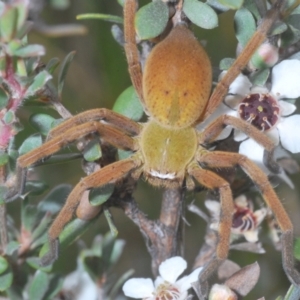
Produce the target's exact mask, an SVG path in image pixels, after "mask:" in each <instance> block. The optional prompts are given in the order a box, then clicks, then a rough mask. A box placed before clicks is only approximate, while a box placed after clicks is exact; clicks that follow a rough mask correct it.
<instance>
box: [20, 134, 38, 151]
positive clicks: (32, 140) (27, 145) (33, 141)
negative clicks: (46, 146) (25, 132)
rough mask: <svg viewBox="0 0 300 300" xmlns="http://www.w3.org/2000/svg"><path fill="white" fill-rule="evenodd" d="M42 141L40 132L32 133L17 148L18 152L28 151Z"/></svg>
mask: <svg viewBox="0 0 300 300" xmlns="http://www.w3.org/2000/svg"><path fill="white" fill-rule="evenodd" d="M42 143H43V141H42V137H41V135H40V134H34V135H31V136H30V137H28V138H27V139H26V140H25V141H24V142H23V143H22V145H21V147H20V148H19V154H20V155H23V154H25V153H28V152H29V151H31V150H33V149H35V148H37V147H39V146H41V145H42Z"/></svg>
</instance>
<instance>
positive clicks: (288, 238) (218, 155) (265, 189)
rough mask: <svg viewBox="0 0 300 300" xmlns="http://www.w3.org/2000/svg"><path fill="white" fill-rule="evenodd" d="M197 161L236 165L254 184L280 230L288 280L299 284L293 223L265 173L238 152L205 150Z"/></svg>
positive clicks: (211, 165) (206, 163) (226, 166)
mask: <svg viewBox="0 0 300 300" xmlns="http://www.w3.org/2000/svg"><path fill="white" fill-rule="evenodd" d="M198 161H199V163H200V164H204V165H205V166H207V167H209V168H231V167H233V166H236V165H238V166H240V167H241V168H242V170H243V171H244V172H245V173H246V174H247V175H248V176H249V177H250V178H251V180H252V181H253V182H254V183H255V184H256V186H257V187H258V189H259V190H260V192H261V194H262V196H263V198H264V200H265V202H266V203H267V205H268V206H269V207H270V209H271V210H272V212H273V213H274V215H275V218H276V220H277V222H278V225H279V227H280V229H281V231H282V249H283V251H282V260H283V267H284V270H285V272H286V274H287V276H288V277H289V279H290V281H291V282H292V283H293V284H295V285H298V286H299V285H300V274H299V273H298V271H297V270H296V269H295V266H294V254H293V224H292V222H291V220H290V218H289V216H288V214H287V213H286V211H285V209H284V207H283V205H282V203H281V202H280V200H279V198H278V197H277V195H276V193H275V191H274V189H273V188H272V186H271V184H270V182H269V179H268V177H267V175H266V174H265V173H264V172H263V171H262V170H261V169H260V168H259V167H258V166H257V165H256V164H255V163H254V162H252V161H251V160H250V159H249V158H247V157H246V156H244V155H241V154H239V153H230V152H223V151H215V152H206V153H205V154H203V153H202V154H200V155H199V157H198ZM222 214H223V213H222ZM220 222H221V221H220Z"/></svg>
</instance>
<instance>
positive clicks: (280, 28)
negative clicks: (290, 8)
mask: <svg viewBox="0 0 300 300" xmlns="http://www.w3.org/2000/svg"><path fill="white" fill-rule="evenodd" d="M298 16H299V15H298ZM298 20H299V17H298ZM287 29H288V26H287V25H286V24H285V23H284V22H282V21H277V22H276V23H275V24H274V26H273V27H272V31H271V32H270V33H269V34H268V35H269V36H272V35H276V34H282V33H283V32H285V31H286V30H287Z"/></svg>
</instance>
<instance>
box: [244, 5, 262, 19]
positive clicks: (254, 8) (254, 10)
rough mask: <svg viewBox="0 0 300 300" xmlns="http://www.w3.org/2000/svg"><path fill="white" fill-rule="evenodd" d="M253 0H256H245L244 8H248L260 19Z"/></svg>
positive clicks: (259, 13)
mask: <svg viewBox="0 0 300 300" xmlns="http://www.w3.org/2000/svg"><path fill="white" fill-rule="evenodd" d="M255 1H256V0H245V1H244V8H246V9H248V10H249V11H250V12H251V13H252V14H253V16H254V17H255V18H256V20H261V12H260V11H259V9H258V7H257V5H256V3H255Z"/></svg>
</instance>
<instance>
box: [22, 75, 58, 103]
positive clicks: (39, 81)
mask: <svg viewBox="0 0 300 300" xmlns="http://www.w3.org/2000/svg"><path fill="white" fill-rule="evenodd" d="M51 78H52V76H51V75H50V74H49V73H48V72H47V71H46V70H44V71H42V72H40V73H38V74H37V75H36V76H35V77H34V79H33V83H32V84H31V85H30V86H29V87H28V88H27V91H26V94H25V98H27V97H30V96H33V95H35V94H36V93H37V92H38V91H40V90H41V89H42V88H43V87H44V86H45V84H46V83H47V81H49V80H50V79H51Z"/></svg>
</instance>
